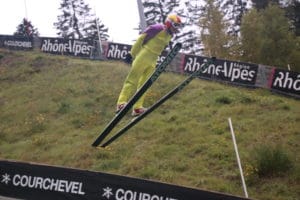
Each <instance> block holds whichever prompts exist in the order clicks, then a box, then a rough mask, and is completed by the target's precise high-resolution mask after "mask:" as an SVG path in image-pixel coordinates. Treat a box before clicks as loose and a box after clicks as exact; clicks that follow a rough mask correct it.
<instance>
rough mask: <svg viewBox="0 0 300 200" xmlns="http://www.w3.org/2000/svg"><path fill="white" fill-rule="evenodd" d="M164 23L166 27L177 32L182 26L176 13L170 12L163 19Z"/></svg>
mask: <svg viewBox="0 0 300 200" xmlns="http://www.w3.org/2000/svg"><path fill="white" fill-rule="evenodd" d="M165 25H166V26H167V28H171V27H172V28H173V29H175V31H176V32H178V29H179V28H180V27H181V26H182V22H181V19H180V17H179V16H177V15H176V14H171V15H168V17H167V19H166V21H165Z"/></svg>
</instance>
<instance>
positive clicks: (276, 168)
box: [253, 145, 292, 177]
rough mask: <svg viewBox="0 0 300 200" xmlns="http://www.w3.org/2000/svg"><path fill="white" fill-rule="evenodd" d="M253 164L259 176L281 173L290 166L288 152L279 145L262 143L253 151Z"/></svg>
mask: <svg viewBox="0 0 300 200" xmlns="http://www.w3.org/2000/svg"><path fill="white" fill-rule="evenodd" d="M253 155H254V166H255V169H256V172H257V174H258V176H259V177H270V176H277V175H282V174H283V173H285V172H287V171H288V170H289V169H290V168H291V167H292V161H291V160H290V158H289V156H288V154H287V153H286V152H285V151H284V149H282V148H281V147H279V146H276V147H273V146H270V145H268V146H267V145H263V146H260V147H258V148H257V149H255V151H254V154H253Z"/></svg>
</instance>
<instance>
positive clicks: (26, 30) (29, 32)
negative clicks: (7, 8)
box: [14, 18, 39, 37]
mask: <svg viewBox="0 0 300 200" xmlns="http://www.w3.org/2000/svg"><path fill="white" fill-rule="evenodd" d="M14 35H15V36H23V37H34V36H39V32H38V30H37V29H36V28H34V26H33V25H32V24H31V21H29V20H27V19H26V18H24V19H23V20H22V23H21V24H19V25H18V26H17V31H16V32H15V33H14Z"/></svg>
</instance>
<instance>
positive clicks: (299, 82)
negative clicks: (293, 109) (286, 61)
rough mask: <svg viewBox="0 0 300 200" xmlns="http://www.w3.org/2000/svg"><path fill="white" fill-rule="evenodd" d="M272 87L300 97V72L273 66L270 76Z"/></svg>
mask: <svg viewBox="0 0 300 200" xmlns="http://www.w3.org/2000/svg"><path fill="white" fill-rule="evenodd" d="M270 88H271V89H272V90H276V91H279V92H283V93H287V94H292V95H296V96H297V97H300V73H298V72H292V71H288V70H284V69H279V68H273V71H272V75H271V76H270Z"/></svg>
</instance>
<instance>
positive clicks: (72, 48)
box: [40, 38, 94, 58]
mask: <svg viewBox="0 0 300 200" xmlns="http://www.w3.org/2000/svg"><path fill="white" fill-rule="evenodd" d="M93 45H94V44H93V41H91V40H74V39H63V38H41V46H40V50H41V51H42V52H45V53H51V54H59V55H68V56H76V57H84V58H90V57H91V56H92V50H93V49H94V46H93Z"/></svg>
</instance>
